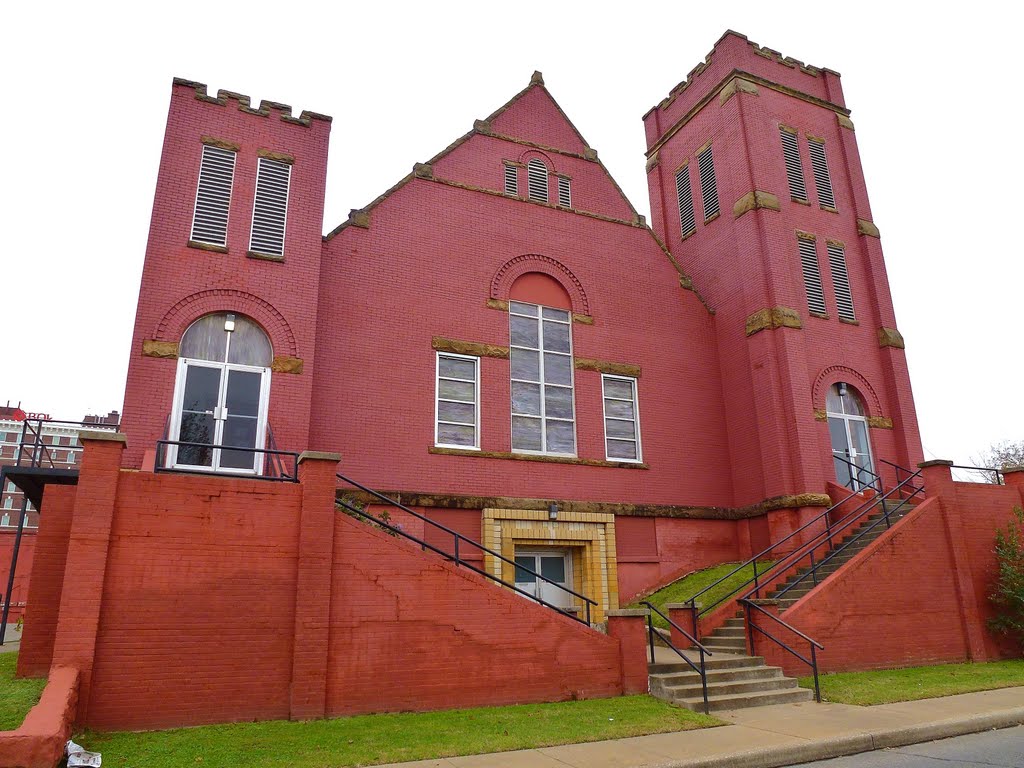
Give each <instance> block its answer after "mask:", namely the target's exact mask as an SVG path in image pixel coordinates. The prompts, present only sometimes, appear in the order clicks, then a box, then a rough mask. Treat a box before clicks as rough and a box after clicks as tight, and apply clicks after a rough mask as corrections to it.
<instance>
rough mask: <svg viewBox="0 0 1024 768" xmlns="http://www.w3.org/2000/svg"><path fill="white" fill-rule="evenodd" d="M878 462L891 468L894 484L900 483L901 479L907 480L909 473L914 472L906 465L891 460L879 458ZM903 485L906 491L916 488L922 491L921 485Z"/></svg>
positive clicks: (915, 489) (912, 473)
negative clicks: (902, 465)
mask: <svg viewBox="0 0 1024 768" xmlns="http://www.w3.org/2000/svg"><path fill="white" fill-rule="evenodd" d="M879 462H881V463H882V464H884V465H885V466H887V467H890V468H891V469H892V473H893V478H894V479H895V483H894V484H895V485H901V484H902V483H903V481H905V480H909V479H910V477H911V475H914V474H916V473H914V472H912V471H911V470H909V469H907V468H906V467H901V466H900V465H899V464H894V463H893V462H891V461H887V460H886V459H879ZM905 487H906V489H907V491H908V492H909V491H918V490H920V491H921V492H922V493H923V492H924V487H923V486H920V487H919V486H917V485H913V484H909V485H907V486H905Z"/></svg>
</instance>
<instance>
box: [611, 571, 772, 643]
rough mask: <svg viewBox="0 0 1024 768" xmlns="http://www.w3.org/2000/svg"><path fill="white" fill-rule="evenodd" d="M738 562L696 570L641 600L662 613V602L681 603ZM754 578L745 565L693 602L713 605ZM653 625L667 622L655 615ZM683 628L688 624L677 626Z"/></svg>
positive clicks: (687, 627)
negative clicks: (654, 606)
mask: <svg viewBox="0 0 1024 768" xmlns="http://www.w3.org/2000/svg"><path fill="white" fill-rule="evenodd" d="M738 565H739V563H722V564H721V565H716V566H714V567H712V568H707V569H705V570H703V571H697V572H696V573H691V574H690V575H689V576H684V577H683V578H681V579H679V580H678V581H673V582H672V583H671V584H669V585H667V586H664V587H662V588H661V589H659V590H658V591H657V592H655V593H654V594H653V595H650V596H649V597H646V598H644V599H645V600H649V601H650V602H652V603H653V604H654V605H656V606H657V607H658V609H659V610H660V611H661V612H662V613H666V614H667V613H668V611H666V610H665V604H666V603H685V602H686V601H687V600H689V599H690V598H691V597H693V596H694V595H695V594H697V593H698V592H700V591H701V590H702V589H704V588H705V587H707V586H710V585H711V584H714V583H715V582H716V581H718V580H719V579H721V578H722V577H723V576H725V575H726V574H728V573H729V572H730V571H733V570H735V569H736V567H737V566H738ZM771 565H772V563H771V562H763V563H758V564H757V572H758V573H761V572H762V571H764V570H766V569H767V568H769V567H770V566H771ZM752 578H754V566H753V565H748V566H747V567H746V568H743V569H742V570H740V571H737V572H736V573H735V574H733V575H732V576H730V577H729V578H728V579H727V580H726V581H723V582H722V583H721V584H719V585H718V586H717V587H715V588H714V589H712V590H710V591H708V592H707V593H706V594H703V595H701V596H700V598H698V600H697V602H699V603H701V604H703V605H705V606H709V605H711V604H712V603H714V602H717V601H718V600H720V599H721V598H724V597H729V596H730V595H732V594H733V593H735V592H736V591H738V590H739V589H740V588H741V587H742V586H743V585H744V584H746V583H747V582H748V581H750V580H751V579H752ZM631 607H633V608H639V607H640V604H639V602H637V603H633V605H632V606H631ZM654 626H656V627H662V628H664V629H668V623H667V622H666V621H665V620H664V619H662V618H661V617H660V616H658V615H657V614H655V615H654ZM681 626H682V627H683V629H685V630H689V629H690V627H689V625H688V624H684V625H681Z"/></svg>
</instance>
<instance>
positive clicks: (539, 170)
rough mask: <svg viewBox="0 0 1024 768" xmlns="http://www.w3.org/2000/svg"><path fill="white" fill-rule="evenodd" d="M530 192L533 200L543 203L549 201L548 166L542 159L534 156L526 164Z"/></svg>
mask: <svg viewBox="0 0 1024 768" xmlns="http://www.w3.org/2000/svg"><path fill="white" fill-rule="evenodd" d="M526 171H527V179H528V184H529V186H528V194H529V197H530V199H531V200H537V201H539V202H542V203H546V202H547V201H548V168H547V166H546V165H544V163H542V162H541V161H540V160H537V159H536V158H534V159H533V160H530V161H529V162H528V163H527V164H526Z"/></svg>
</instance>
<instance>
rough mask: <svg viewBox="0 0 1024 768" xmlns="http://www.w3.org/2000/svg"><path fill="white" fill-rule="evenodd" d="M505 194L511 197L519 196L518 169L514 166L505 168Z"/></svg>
mask: <svg viewBox="0 0 1024 768" xmlns="http://www.w3.org/2000/svg"><path fill="white" fill-rule="evenodd" d="M505 194H506V195H511V196H512V197H516V196H517V195H518V194H519V169H518V168H516V166H514V165H506V166H505Z"/></svg>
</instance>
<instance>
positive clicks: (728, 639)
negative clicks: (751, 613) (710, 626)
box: [700, 632, 747, 653]
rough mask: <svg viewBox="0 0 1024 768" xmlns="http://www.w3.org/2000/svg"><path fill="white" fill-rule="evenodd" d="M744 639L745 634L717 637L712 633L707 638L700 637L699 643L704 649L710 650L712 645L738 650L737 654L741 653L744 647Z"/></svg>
mask: <svg viewBox="0 0 1024 768" xmlns="http://www.w3.org/2000/svg"><path fill="white" fill-rule="evenodd" d="M746 639H747V633H746V632H743V633H741V634H740V633H737V634H735V635H718V634H716V633H714V632H712V633H711V634H710V635H708V636H707V637H702V638H701V640H700V643H701V645H703V646H704V647H705V648H710V647H711V646H712V645H717V646H718V647H719V648H739V649H740V650H739V653H743V648H744V647H746Z"/></svg>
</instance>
